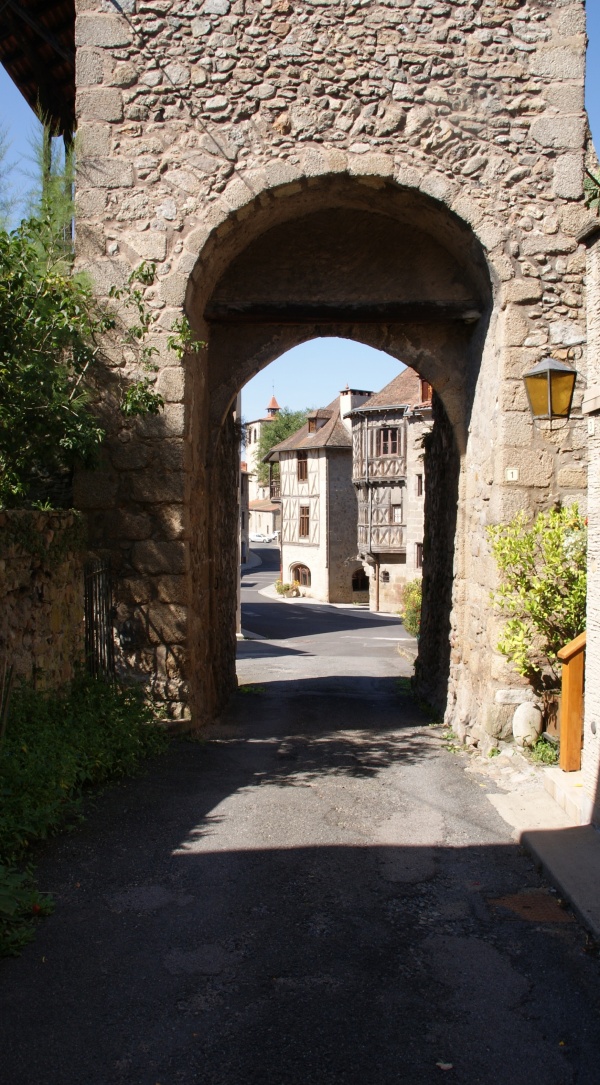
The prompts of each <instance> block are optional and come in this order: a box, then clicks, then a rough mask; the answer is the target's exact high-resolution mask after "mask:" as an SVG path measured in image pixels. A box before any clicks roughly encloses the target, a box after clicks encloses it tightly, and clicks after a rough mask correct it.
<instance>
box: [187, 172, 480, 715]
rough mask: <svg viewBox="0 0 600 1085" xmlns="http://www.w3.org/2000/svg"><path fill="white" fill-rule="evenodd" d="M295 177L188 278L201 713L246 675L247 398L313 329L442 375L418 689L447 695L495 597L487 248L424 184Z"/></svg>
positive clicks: (430, 466) (434, 377)
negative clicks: (461, 644)
mask: <svg viewBox="0 0 600 1085" xmlns="http://www.w3.org/2000/svg"><path fill="white" fill-rule="evenodd" d="M291 187H292V191H290V192H289V193H288V194H287V197H286V198H285V199H283V198H280V199H279V200H274V199H271V200H270V201H263V202H261V201H255V202H254V204H253V205H252V206H251V208H249V209H248V213H247V215H246V216H245V217H244V221H243V224H242V225H239V226H237V227H236V226H233V225H232V227H231V228H230V229H228V230H227V231H226V232H224V234H223V236H221V237H220V238H216V237H215V238H214V239H211V240H210V241H209V243H208V244H207V245H206V247H205V249H204V250H203V252H202V253H201V255H200V258H199V261H198V263H197V265H196V268H195V270H194V272H193V274H192V278H191V280H190V284H189V288H188V294H187V302H186V308H187V312H188V315H189V317H190V320H191V321H192V323H193V326H194V327H195V329H196V330H197V332H198V334H199V335H200V336H201V337H202V339H203V340H205V341H206V343H207V348H206V354H205V356H204V358H202V359H199V360H198V361H197V362H196V363H195V364H192V365H190V367H189V369H188V374H187V377H188V381H189V387H190V394H189V397H188V398H189V402H190V403H191V404H192V405H193V408H192V417H191V444H190V453H191V456H190V467H189V474H190V477H191V478H193V480H194V489H195V491H196V492H197V493H203V494H204V495H205V497H206V501H205V502H204V503H200V502H195V501H194V499H193V497H192V500H191V505H190V514H191V516H190V521H191V528H192V530H191V543H190V546H191V570H192V581H191V603H192V615H193V625H192V638H191V650H192V661H193V662H192V673H193V674H195V675H198V676H199V680H198V682H197V684H196V687H195V690H194V693H195V704H196V711H197V712H199V713H201V714H202V713H203V712H204V711H206V708H207V707H208V708H209V710H214V708H216V707H218V705H219V704H221V703H223V701H224V699H225V698H226V697H227V695H228V692H229V691H230V690H231V689H232V688H233V686H234V683H235V672H234V659H235V640H234V630H235V625H234V621H233V615H234V613H235V575H234V570H235V556H234V555H235V546H234V540H235V514H234V511H233V510H234V508H235V504H234V503H233V502H232V500H231V494H232V493H233V487H234V479H235V472H236V458H237V439H236V431H235V424H234V418H233V408H234V403H235V399H236V396H237V393H238V391H239V389H240V388H241V387H242V386H243V384H244V383H245V382H246V381H247V380H248V379H249V378H250V377H251V376H252V375H253V374H254V373H255V372H257V371H258V370H259V369H261V368H263V367H264V366H266V365H268V364H269V363H270V362H271V361H272V360H273V359H274V358H276V357H277V356H279V355H280V354H282V353H283V352H284V351H285V350H286V349H289V348H290V347H291V346H294V345H296V344H298V343H300V342H303V341H305V340H306V339H309V338H312V337H314V336H315V335H335V336H340V337H343V338H354V339H357V340H359V341H361V342H364V343H368V344H370V345H372V346H376V347H378V348H380V349H383V350H385V351H386V352H387V353H388V354H390V355H391V356H393V357H396V358H397V359H398V360H399V361H402V362H405V363H406V364H408V365H410V366H412V367H413V368H414V369H415V370H416V371H417V372H418V373H419V375H420V376H421V378H422V379H423V380H424V381H426V382H428V384H430V385H431V386H432V387H433V388H434V389H435V395H434V413H435V419H436V424H435V426H434V433H433V434H432V436H431V439H430V441H429V442H428V448H427V461H426V471H428V472H429V480H428V497H427V516H428V522H429V525H430V526H429V537H428V538H426V539H425V550H426V553H427V569H428V572H427V575H426V577H425V580H424V614H423V623H422V636H421V643H420V664H419V668H418V673H419V681H420V685H421V690H422V692H423V693H424V694H425V695H427V697H428V699H429V700H431V701H433V702H434V703H436V704H437V705H438V707H440V708H444V707H445V705H446V702H447V700H448V697H449V696H454V695H455V693H456V688H457V680H458V678H457V676H458V671H457V670H456V668H455V673H454V674H453V675H451V667H450V663H451V661H450V632H451V624H452V625H453V627H454V629H455V630H459V629H460V630H461V635H464V627H465V623H466V614H467V611H468V609H469V607H470V608H471V609H473V608H474V609H479V610H481V609H483V611H486V610H487V608H488V606H489V603H488V595H489V588H488V586H487V584H486V583H485V574H484V573H482V575H481V576H479V577H477V576H475V577H474V578H471V579H470V580H469V583H468V585H467V584H466V578H465V573H464V570H463V568H462V567H461V565H462V562H463V554H464V550H463V544H464V540H465V538H466V537H467V536H468V534H469V531H470V527H469V519H470V515H471V510H472V508H473V502H472V501H470V500H469V499H468V496H467V494H468V489H469V485H470V482H472V481H473V479H472V476H470V475H469V471H468V468H469V463H470V462H474V461H475V460H478V459H482V458H485V457H486V456H489V445H490V442H491V441H493V437H494V433H493V427H490V425H488V424H485V425H483V426H482V425H481V424H480V421H479V420H478V419H477V418H476V416H474V405H475V404H476V403H477V401H480V402H482V399H483V395H484V393H483V391H482V388H483V384H482V382H481V380H480V373H481V371H482V368H483V367H485V369H486V374H487V375H486V383H485V394H486V395H488V396H489V394H490V392H491V394H492V395H493V394H494V391H495V388H496V387H497V382H498V367H497V365H496V364H495V362H494V356H495V349H494V344H493V342H492V341H491V340H490V341H489V343H488V348H487V351H485V352H484V347H485V344H486V333H487V329H488V326H489V322H490V317H491V314H492V287H491V280H490V274H489V271H488V268H487V264H486V261H485V258H484V254H483V250H482V248H481V246H480V244H479V242H478V241H477V239H476V237H475V235H474V234H473V232H472V230H471V229H470V228H468V227H467V226H466V225H465V224H464V223H463V222H461V221H460V220H459V219H458V218H457V217H456V216H455V215H453V214H452V213H451V212H450V211H449V210H448V209H447V208H445V207H444V206H443V205H441V204H439V203H437V202H436V201H435V200H433V199H431V198H430V197H427V196H424V195H423V194H421V193H417V192H415V191H413V190H409V189H403V188H400V187H399V186H396V185H394V184H391V183H387V182H383V181H381V182H377V183H374V181H373V179H369V180H368V181H367V179H362V180H357V179H351V178H348V177H338V178H332V177H329V178H323V179H321V180H319V182H318V183H317V182H315V183H309V182H307V183H306V184H305V185H303V186H296V189H299V191H298V190H296V191H294V190H293V186H291ZM474 418H476V420H475V421H473V419H474ZM478 530H481V529H480V527H479V528H478ZM488 677H489V676H487V675H485V674H481V673H480V674H479V676H478V677H477V678H476V681H475V682H474V683H473V682H472V681H470V680H471V678H472V676H470V675H465V674H464V673H462V672H461V674H460V681H461V682H462V683H463V685H464V684H465V682H467V683H468V682H469V681H470V685H471V692H472V690H473V686H474V685H475V686H479V687H481V686H482V685H485V682H486V679H487V678H488Z"/></svg>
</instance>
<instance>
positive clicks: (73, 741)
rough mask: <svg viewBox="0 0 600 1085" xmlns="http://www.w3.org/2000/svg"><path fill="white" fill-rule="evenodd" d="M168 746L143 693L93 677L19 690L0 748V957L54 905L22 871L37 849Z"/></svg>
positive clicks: (16, 946) (28, 933)
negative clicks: (59, 689) (93, 797)
mask: <svg viewBox="0 0 600 1085" xmlns="http://www.w3.org/2000/svg"><path fill="white" fill-rule="evenodd" d="M166 743H167V736H166V733H165V732H164V731H163V730H162V729H161V728H159V727H157V726H155V725H154V723H153V713H152V710H151V708H150V707H149V706H148V705H146V704H145V703H144V701H143V699H142V697H141V694H140V693H139V692H138V691H137V690H131V689H123V688H121V687H120V686H118V685H112V684H109V683H106V682H104V681H101V680H95V679H90V678H87V677H81V678H79V679H77V680H76V681H75V682H74V683H73V684H72V686H71V687H70V688H69V689H68V690H66V691H65V692H63V693H60V694H44V693H40V692H36V691H35V690H33V689H31V688H29V687H26V686H23V687H21V688H19V689H17V690H15V692H14V693H13V695H12V699H11V702H10V714H9V718H8V726H7V729H6V734H5V737H4V741H3V743H2V746H1V747H0V956H2V955H4V956H5V955H7V954H11V953H15V952H18V950H19V949H20V948H21V946H22V945H23V944H24V943H25V942H26V941H28V940H29V939H30V937H32V933H33V922H32V921H33V920H34V919H35V917H36V916H38V915H43V914H46V913H47V911H48V910H49V909H50V908H51V904H50V902H49V901H48V900H47V899H46V898H43V897H41V896H40V895H39V894H38V893H37V890H36V889H35V883H34V882H33V879H32V877H31V874H30V871H29V870H28V869H27V867H26V869H25V872H23V871H22V869H21V867H22V865H23V864H27V861H28V859H29V854H30V850H31V848H32V845H35V844H36V843H38V842H39V841H42V840H45V839H46V838H47V837H48V836H50V835H52V834H53V833H56V832H57V831H58V830H59V829H61V828H63V827H64V826H66V825H69V824H73V823H74V822H76V821H77V820H79V819H81V817H82V804H83V799H84V796H85V794H86V792H87V791H88V790H89V789H90V788H91V787H95V786H98V785H100V784H103V783H106V782H107V781H108V780H111V779H114V778H115V777H119V776H125V775H129V774H131V773H133V772H134V771H135V770H136V768H137V766H138V764H139V762H140V761H141V760H142V759H143V758H145V757H149V756H152V755H154V754H157V753H159V752H160V751H162V750H163V749H165V748H166Z"/></svg>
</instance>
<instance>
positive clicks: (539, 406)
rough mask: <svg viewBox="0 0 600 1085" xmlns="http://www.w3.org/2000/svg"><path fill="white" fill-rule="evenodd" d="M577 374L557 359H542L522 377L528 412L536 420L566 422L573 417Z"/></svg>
mask: <svg viewBox="0 0 600 1085" xmlns="http://www.w3.org/2000/svg"><path fill="white" fill-rule="evenodd" d="M576 379H577V370H576V369H571V366H569V365H565V364H564V362H559V361H558V360H557V359H556V358H542V360H541V362H538V364H537V365H534V367H533V369H530V370H529V373H524V374H523V380H524V382H525V390H526V392H527V399H528V400H529V409H530V411H531V413H532V415H533V417H534V419H536V418H537V419H543V418H547V419H549V420H550V421H552V419H553V418H563V419H566V418H568V417H569V414H570V413H571V403H572V402H573V391H574V389H575V381H576Z"/></svg>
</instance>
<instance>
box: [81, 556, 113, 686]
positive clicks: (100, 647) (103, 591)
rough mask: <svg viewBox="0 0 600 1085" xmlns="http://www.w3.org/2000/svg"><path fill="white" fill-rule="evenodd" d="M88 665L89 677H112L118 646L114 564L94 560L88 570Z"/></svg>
mask: <svg viewBox="0 0 600 1085" xmlns="http://www.w3.org/2000/svg"><path fill="white" fill-rule="evenodd" d="M84 586H85V587H84V601H85V661H86V667H87V670H88V672H89V674H91V675H94V677H97V676H98V675H106V676H108V677H112V676H113V675H114V673H115V646H114V637H113V624H112V589H111V580H110V562H109V561H108V560H107V559H105V558H92V559H90V560H89V561H87V562H86V564H85V568H84Z"/></svg>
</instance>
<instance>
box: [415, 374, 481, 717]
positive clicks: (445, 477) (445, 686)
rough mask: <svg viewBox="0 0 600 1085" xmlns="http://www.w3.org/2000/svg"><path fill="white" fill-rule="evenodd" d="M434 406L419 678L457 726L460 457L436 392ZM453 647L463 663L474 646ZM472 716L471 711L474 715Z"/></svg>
mask: <svg viewBox="0 0 600 1085" xmlns="http://www.w3.org/2000/svg"><path fill="white" fill-rule="evenodd" d="M432 408H433V412H432V413H433V426H432V428H431V431H430V433H428V435H427V436H426V438H425V537H424V541H423V603H422V608H421V628H420V639H419V655H418V657H417V661H416V665H415V677H416V681H417V686H418V689H419V691H420V693H421V695H422V696H423V697H424V699H425V700H426V701H428V702H429V704H431V705H434V706H435V707H436V708H437V709H438V710H439V711H440V712H442V713H444V712H447V714H448V719H449V720H450V721H452V722H453V723H454V725H455V726H459V724H458V723H457V721H456V719H455V714H454V705H453V696H452V695H453V692H454V690H455V689H456V686H454V687H453V685H452V682H451V681H450V682H449V677H450V666H449V664H450V662H451V660H450V653H451V629H450V620H451V612H452V603H453V599H454V598H455V585H454V583H453V576H454V572H455V569H454V566H455V536H456V519H457V505H458V501H457V499H458V484H459V472H460V458H459V454H458V449H457V447H456V439H455V435H454V432H453V429H452V426H451V425H450V422H449V420H448V416H447V415H446V412H445V411H444V408H443V405H442V403H441V400H440V398H439V396H438V395H437V394H436V393H434V395H433V400H432ZM452 647H453V651H454V660H453V662H454V663H455V664H458V665H463V666H464V664H463V663H462V660H463V653H464V651H465V650H467V649H468V648H469V647H470V645H468V644H463V643H456V642H455V643H454V644H453V646H452ZM452 677H453V678H455V675H452ZM458 688H460V685H459V687H458ZM474 716H475V713H472V715H471V718H473V717H474ZM461 737H464V735H463V736H461Z"/></svg>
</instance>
